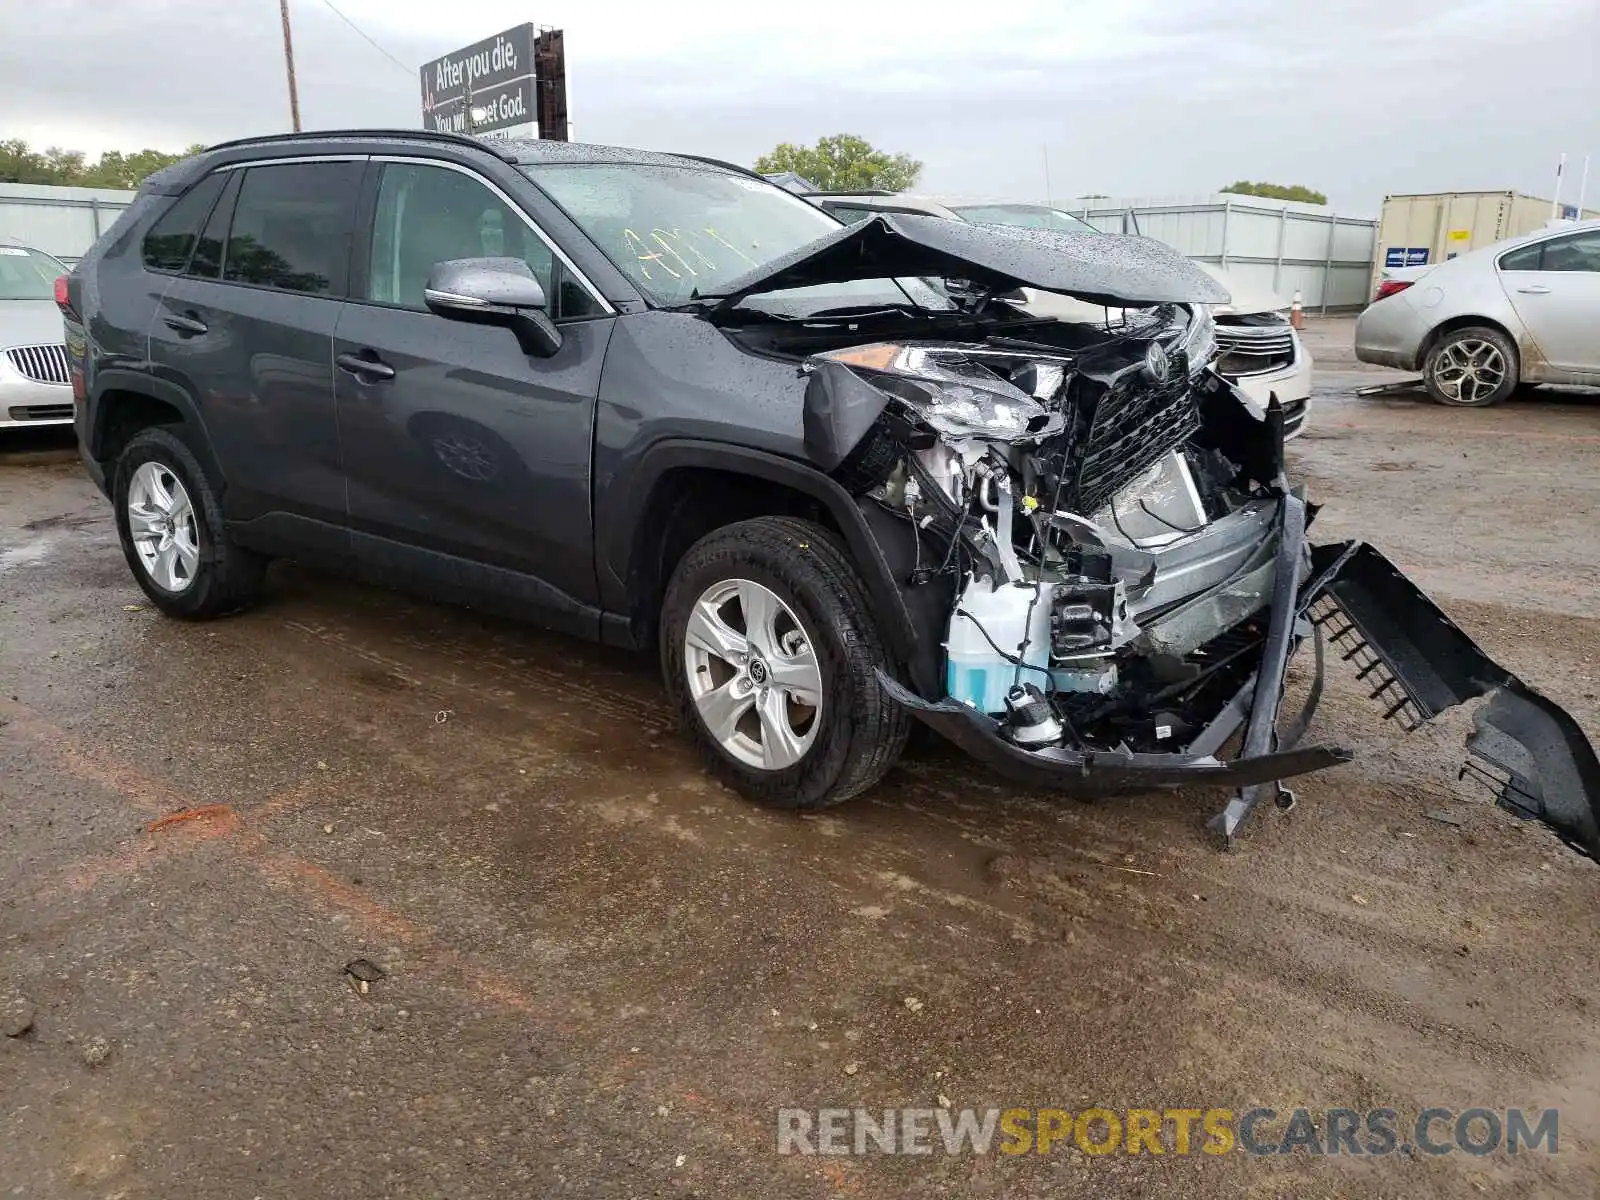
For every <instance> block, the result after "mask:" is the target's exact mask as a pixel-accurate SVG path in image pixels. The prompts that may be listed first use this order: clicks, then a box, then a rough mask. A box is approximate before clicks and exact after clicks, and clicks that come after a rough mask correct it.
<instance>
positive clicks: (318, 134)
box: [206, 129, 516, 162]
mask: <svg viewBox="0 0 1600 1200" xmlns="http://www.w3.org/2000/svg"><path fill="white" fill-rule="evenodd" d="M380 137H381V138H405V139H406V140H408V141H428V142H448V143H450V144H451V145H453V146H471V147H472V148H473V149H475V150H487V151H488V152H489V153H490V154H493V155H494V156H495V157H496V158H500V159H504V160H505V161H506V162H515V161H516V156H515V155H513V154H512V153H511V152H510V151H507V150H497V149H495V147H494V145H493V143H491V142H490V141H488V140H487V139H484V138H475V137H468V136H467V135H466V134H464V133H444V132H442V131H439V130H433V129H315V130H306V131H304V132H302V133H264V134H261V135H259V136H257V137H247V138H234V139H233V140H232V141H228V142H218V143H217V144H216V145H214V146H207V147H206V149H207V150H208V151H209V150H224V149H228V148H231V147H233V146H259V145H263V144H271V143H275V142H305V141H312V140H315V139H320V138H380Z"/></svg>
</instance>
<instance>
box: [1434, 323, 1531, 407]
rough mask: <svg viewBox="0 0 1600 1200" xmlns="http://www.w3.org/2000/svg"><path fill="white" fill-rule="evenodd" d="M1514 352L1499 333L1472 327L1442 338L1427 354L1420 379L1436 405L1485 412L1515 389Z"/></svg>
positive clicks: (1517, 368) (1516, 362)
mask: <svg viewBox="0 0 1600 1200" xmlns="http://www.w3.org/2000/svg"><path fill="white" fill-rule="evenodd" d="M1518 370H1519V364H1518V360H1517V348H1516V347H1515V346H1513V345H1512V344H1511V339H1510V338H1508V337H1507V336H1506V335H1505V334H1503V333H1501V332H1500V331H1499V330H1498V329H1492V328H1490V327H1489V326H1487V325H1473V326H1469V327H1468V328H1466V329H1454V330H1451V331H1450V332H1449V333H1447V334H1445V335H1444V337H1442V338H1440V339H1439V340H1438V342H1436V343H1435V344H1434V346H1433V348H1432V349H1430V350H1429V351H1428V360H1427V362H1426V363H1425V364H1424V365H1423V369H1422V379H1423V384H1424V386H1425V387H1426V388H1427V389H1428V395H1429V397H1430V398H1432V400H1433V401H1434V403H1435V404H1444V405H1448V406H1449V407H1451V408H1487V407H1489V405H1491V404H1498V403H1500V401H1502V400H1504V399H1505V398H1506V397H1507V396H1509V395H1511V393H1512V392H1514V391H1516V388H1517V372H1518Z"/></svg>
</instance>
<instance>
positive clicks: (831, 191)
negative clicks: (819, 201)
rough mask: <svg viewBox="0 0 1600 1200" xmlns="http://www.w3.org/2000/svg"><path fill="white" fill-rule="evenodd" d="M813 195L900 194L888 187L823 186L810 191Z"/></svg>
mask: <svg viewBox="0 0 1600 1200" xmlns="http://www.w3.org/2000/svg"><path fill="white" fill-rule="evenodd" d="M810 194H811V195H813V196H898V195H899V194H900V193H899V192H891V191H890V190H889V189H888V188H823V189H819V190H817V191H815V192H812V193H810Z"/></svg>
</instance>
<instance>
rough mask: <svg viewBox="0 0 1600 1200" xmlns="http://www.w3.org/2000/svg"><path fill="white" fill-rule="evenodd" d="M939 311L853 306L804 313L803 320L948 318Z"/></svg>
mask: <svg viewBox="0 0 1600 1200" xmlns="http://www.w3.org/2000/svg"><path fill="white" fill-rule="evenodd" d="M949 315H953V314H951V313H945V312H943V311H941V310H939V309H932V308H921V307H919V306H918V305H915V304H855V305H844V306H841V307H839V308H819V309H818V310H817V311H816V312H813V313H806V314H805V316H804V318H802V319H803V320H807V321H817V320H826V319H828V318H831V317H840V318H842V317H896V316H899V317H939V316H949Z"/></svg>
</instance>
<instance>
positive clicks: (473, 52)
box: [422, 23, 537, 133]
mask: <svg viewBox="0 0 1600 1200" xmlns="http://www.w3.org/2000/svg"><path fill="white" fill-rule="evenodd" d="M536 36H537V35H536V33H535V30H534V27H533V25H532V24H531V23H528V24H523V25H517V26H514V27H513V28H511V29H507V30H506V31H505V32H504V33H497V34H495V35H494V36H493V37H490V38H484V39H483V41H481V42H474V43H473V44H472V45H470V46H463V47H462V48H461V49H460V50H453V51H451V52H450V53H449V54H446V55H444V56H443V57H442V58H436V59H434V60H433V61H432V62H430V63H424V64H423V67H422V123H423V125H424V127H426V128H428V129H434V130H438V131H440V132H444V133H492V132H495V131H497V130H502V129H509V128H512V127H513V126H517V125H532V124H534V112H535V104H534V82H533V77H534V64H533V44H534V38H535V37H536ZM473 109H479V110H482V114H483V115H482V116H480V117H478V118H476V119H474V118H472V116H471V115H470V114H471V110H473Z"/></svg>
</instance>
